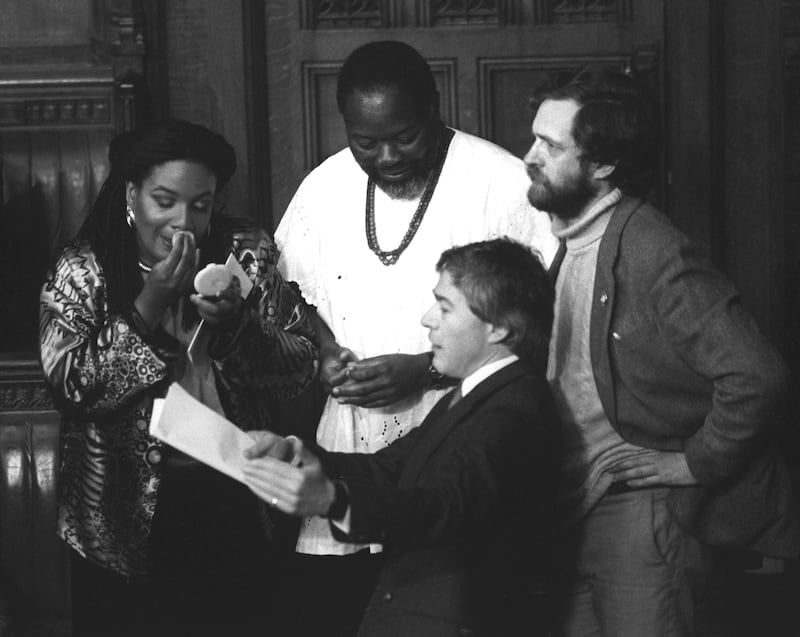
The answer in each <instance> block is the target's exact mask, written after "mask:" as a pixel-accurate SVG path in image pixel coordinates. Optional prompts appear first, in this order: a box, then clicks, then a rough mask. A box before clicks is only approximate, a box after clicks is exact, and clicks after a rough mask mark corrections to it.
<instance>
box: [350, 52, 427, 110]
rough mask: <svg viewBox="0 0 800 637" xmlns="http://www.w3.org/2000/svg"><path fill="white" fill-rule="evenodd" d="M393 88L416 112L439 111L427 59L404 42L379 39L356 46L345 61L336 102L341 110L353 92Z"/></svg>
mask: <svg viewBox="0 0 800 637" xmlns="http://www.w3.org/2000/svg"><path fill="white" fill-rule="evenodd" d="M387 88H397V89H398V90H399V91H400V92H401V93H402V94H404V95H407V96H409V97H410V98H411V99H412V101H413V102H414V104H415V106H416V110H417V112H418V113H419V114H421V115H422V114H426V113H427V112H428V111H429V110H430V109H433V111H434V112H435V113H436V114H437V116H438V113H439V91H438V89H437V88H436V81H435V80H434V78H433V73H432V72H431V68H430V66H428V62H427V61H426V60H425V58H424V57H422V56H421V55H420V54H419V52H418V51H417V50H416V49H415V48H414V47H412V46H410V45H408V44H406V43H405V42H399V41H397V40H380V41H377V42H368V43H367V44H364V45H363V46H360V47H358V48H357V49H356V50H355V51H353V52H352V53H351V54H350V55H349V56H348V58H347V60H345V63H344V65H343V66H342V69H341V71H340V72H339V80H338V83H337V85H336V104H337V106H338V107H339V112H341V113H344V109H345V105H346V103H347V98H348V97H350V96H351V95H352V94H353V93H357V92H362V93H368V92H371V91H375V90H384V89H387Z"/></svg>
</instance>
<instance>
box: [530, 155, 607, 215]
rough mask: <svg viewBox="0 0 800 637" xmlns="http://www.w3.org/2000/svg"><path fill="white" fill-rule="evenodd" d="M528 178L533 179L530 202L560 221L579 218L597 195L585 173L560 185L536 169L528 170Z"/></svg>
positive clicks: (571, 176)
mask: <svg viewBox="0 0 800 637" xmlns="http://www.w3.org/2000/svg"><path fill="white" fill-rule="evenodd" d="M528 176H529V177H530V179H531V185H530V187H529V188H528V201H530V203H531V205H532V206H533V207H534V208H536V209H537V210H541V211H543V212H548V213H550V214H552V215H555V216H556V217H559V218H560V219H565V220H567V219H575V218H576V217H579V216H580V215H581V213H582V212H583V211H584V209H585V208H586V205H587V204H588V203H589V202H590V201H591V200H592V199H593V198H594V197H595V196H596V195H597V188H596V187H595V186H594V184H592V182H591V181H590V180H589V176H588V175H587V174H586V173H585V172H584V171H581V172H579V173H578V174H575V175H570V176H569V178H568V179H566V180H565V181H564V182H562V183H560V184H554V183H553V182H552V181H549V180H548V179H547V178H546V177H545V176H544V175H543V174H542V173H541V171H540V170H539V169H538V168H536V167H529V168H528Z"/></svg>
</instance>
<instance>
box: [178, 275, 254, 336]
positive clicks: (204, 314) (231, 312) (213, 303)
mask: <svg viewBox="0 0 800 637" xmlns="http://www.w3.org/2000/svg"><path fill="white" fill-rule="evenodd" d="M241 289H242V285H241V283H240V282H239V279H238V278H236V277H235V276H234V277H231V282H230V284H229V285H228V287H227V288H225V289H224V290H222V292H219V293H218V294H217V295H216V296H202V295H200V294H192V296H191V297H189V298H190V299H191V301H192V303H194V304H195V305H196V306H197V312H198V314H200V318H202V319H204V320H205V321H206V322H207V323H208V324H209V325H212V326H214V325H220V324H222V323H226V322H227V321H230V320H232V319H233V318H235V317H236V316H237V315H238V314H239V310H240V309H241V307H242V294H241Z"/></svg>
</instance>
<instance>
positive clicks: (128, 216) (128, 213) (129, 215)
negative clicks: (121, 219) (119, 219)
mask: <svg viewBox="0 0 800 637" xmlns="http://www.w3.org/2000/svg"><path fill="white" fill-rule="evenodd" d="M125 223H127V224H128V227H129V228H133V226H134V225H135V224H136V217H134V216H133V206H132V205H131V204H128V205H127V206H126V207H125Z"/></svg>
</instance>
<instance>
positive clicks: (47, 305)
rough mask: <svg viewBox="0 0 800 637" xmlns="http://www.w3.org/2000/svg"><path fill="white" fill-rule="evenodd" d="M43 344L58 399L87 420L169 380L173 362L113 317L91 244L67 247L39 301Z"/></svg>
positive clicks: (47, 374) (49, 378) (44, 363)
mask: <svg viewBox="0 0 800 637" xmlns="http://www.w3.org/2000/svg"><path fill="white" fill-rule="evenodd" d="M39 342H40V354H41V360H42V368H43V370H44V375H45V379H46V380H47V383H48V384H49V386H50V387H51V389H52V390H53V392H54V393H55V397H56V400H57V401H58V402H59V403H60V404H62V405H63V406H65V407H66V408H72V409H76V410H78V411H79V412H80V413H81V414H82V415H83V416H84V417H91V418H94V417H102V416H104V415H107V414H108V413H110V412H112V411H114V410H116V409H119V408H120V406H122V405H126V404H129V403H131V402H132V401H133V400H134V399H135V398H136V397H137V396H139V395H140V394H141V393H142V392H144V391H146V390H147V389H149V388H151V387H152V386H153V385H154V384H155V383H157V382H159V381H161V380H162V379H164V378H165V377H166V376H167V374H168V370H169V365H168V363H167V362H166V361H165V360H163V359H162V358H161V357H159V356H158V355H157V354H156V352H155V350H154V349H153V348H152V347H151V346H150V345H149V344H148V343H147V342H146V341H145V340H144V338H143V337H142V336H141V335H140V334H139V333H138V332H137V331H136V330H135V329H133V327H132V326H131V325H130V323H129V322H128V321H127V320H126V319H125V318H124V317H122V316H120V315H118V314H109V312H108V308H107V305H106V302H105V280H104V277H103V273H102V271H101V268H100V267H99V265H98V263H97V260H96V258H95V255H94V253H93V252H92V251H91V249H90V248H89V247H88V245H87V244H85V243H83V244H78V243H75V244H72V245H70V246H68V247H66V248H65V249H64V251H63V252H62V253H61V256H60V257H59V259H58V261H57V262H56V265H55V268H54V269H53V270H52V271H51V272H50V273H49V274H48V277H47V280H46V281H45V284H44V286H43V287H42V292H41V297H40V316H39Z"/></svg>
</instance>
